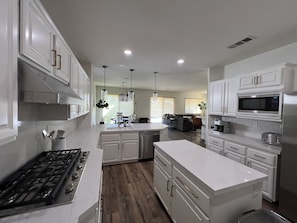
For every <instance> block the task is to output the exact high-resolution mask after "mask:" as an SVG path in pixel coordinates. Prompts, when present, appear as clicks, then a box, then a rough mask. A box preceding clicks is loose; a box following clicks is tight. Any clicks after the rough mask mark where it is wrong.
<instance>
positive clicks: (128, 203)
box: [102, 129, 278, 223]
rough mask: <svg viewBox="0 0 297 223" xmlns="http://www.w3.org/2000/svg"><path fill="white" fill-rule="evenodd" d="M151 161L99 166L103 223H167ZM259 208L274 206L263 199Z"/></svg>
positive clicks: (192, 135)
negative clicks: (157, 193) (155, 188)
mask: <svg viewBox="0 0 297 223" xmlns="http://www.w3.org/2000/svg"><path fill="white" fill-rule="evenodd" d="M168 134H169V137H170V138H171V139H183V138H184V139H187V140H189V141H192V142H194V143H196V144H201V143H202V142H200V132H199V131H196V132H179V131H176V130H174V129H171V130H169V131H168ZM153 165H154V163H153V161H152V160H150V161H143V162H136V163H129V164H120V165H113V166H105V167H103V188H102V194H103V216H102V218H103V223H169V222H171V220H170V217H169V216H168V215H167V213H166V211H165V209H164V208H163V206H162V204H161V201H160V200H159V199H158V197H157V196H156V194H155V193H154V190H153ZM263 208H266V209H272V210H275V211H277V210H278V207H277V205H275V204H271V203H269V202H267V201H265V200H263Z"/></svg>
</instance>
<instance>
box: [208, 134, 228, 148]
mask: <svg viewBox="0 0 297 223" xmlns="http://www.w3.org/2000/svg"><path fill="white" fill-rule="evenodd" d="M208 143H211V144H214V145H217V146H222V147H223V146H224V140H222V139H218V138H215V137H212V136H210V137H209V138H208Z"/></svg>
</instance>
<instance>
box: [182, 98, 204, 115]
mask: <svg viewBox="0 0 297 223" xmlns="http://www.w3.org/2000/svg"><path fill="white" fill-rule="evenodd" d="M201 101H202V99H199V98H185V113H186V114H198V113H200V112H201V111H200V109H199V107H198V104H199V103H200V102H201Z"/></svg>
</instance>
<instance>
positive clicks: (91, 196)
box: [0, 126, 102, 223]
mask: <svg viewBox="0 0 297 223" xmlns="http://www.w3.org/2000/svg"><path fill="white" fill-rule="evenodd" d="M98 135H99V129H98V126H92V127H91V128H85V129H78V130H76V131H74V132H73V133H71V134H70V135H69V136H67V137H66V147H67V148H69V149H71V148H82V151H90V155H89V158H88V160H87V163H86V166H85V169H84V172H83V175H82V178H81V180H80V182H79V186H78V188H77V191H76V193H75V196H74V198H73V200H72V202H71V203H69V204H63V205H59V206H55V207H51V208H45V209H42V210H38V211H33V212H28V213H25V214H20V215H14V216H9V217H6V218H0V223H41V222H42V223H53V222H55V223H76V222H78V219H79V216H80V215H81V214H82V213H84V212H85V211H87V210H88V209H89V208H90V207H92V206H93V205H94V204H96V202H98V199H99V187H100V183H101V170H102V150H101V149H98V148H97V142H98Z"/></svg>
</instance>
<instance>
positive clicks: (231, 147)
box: [230, 146, 239, 151]
mask: <svg viewBox="0 0 297 223" xmlns="http://www.w3.org/2000/svg"><path fill="white" fill-rule="evenodd" d="M230 149H235V150H237V151H238V150H239V149H238V148H236V147H234V146H230Z"/></svg>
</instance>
